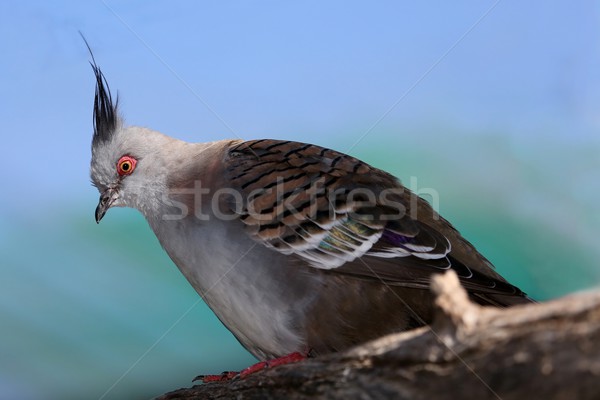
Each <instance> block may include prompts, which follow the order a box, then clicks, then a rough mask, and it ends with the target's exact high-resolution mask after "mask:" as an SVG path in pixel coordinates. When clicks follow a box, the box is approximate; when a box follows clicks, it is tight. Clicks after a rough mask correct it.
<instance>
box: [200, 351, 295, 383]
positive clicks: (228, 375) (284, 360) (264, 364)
mask: <svg viewBox="0 0 600 400" xmlns="http://www.w3.org/2000/svg"><path fill="white" fill-rule="evenodd" d="M306 357H307V356H306V354H302V353H299V352H295V353H291V354H288V355H286V356H283V357H278V358H274V359H272V360H267V361H261V362H258V363H256V364H253V365H251V366H249V367H248V368H245V369H243V370H241V371H240V372H239V373H237V372H233V371H225V372H223V373H222V374H220V375H199V376H197V377H195V378H194V380H193V382H195V381H202V382H204V383H209V382H224V381H229V380H231V379H233V378H240V379H243V378H245V377H247V376H248V375H250V374H253V373H255V372H258V371H261V370H263V369H267V368H273V367H277V366H279V365H284V364H291V363H295V362H298V361H302V360H304V359H306Z"/></svg>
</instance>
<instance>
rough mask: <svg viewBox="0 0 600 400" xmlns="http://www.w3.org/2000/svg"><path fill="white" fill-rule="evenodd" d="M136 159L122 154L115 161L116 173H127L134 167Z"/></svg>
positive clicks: (122, 174)
mask: <svg viewBox="0 0 600 400" xmlns="http://www.w3.org/2000/svg"><path fill="white" fill-rule="evenodd" d="M136 163H137V160H136V159H135V158H133V157H131V156H123V157H121V158H120V159H119V161H118V162H117V173H118V174H119V175H121V176H124V175H129V174H131V173H132V172H133V170H134V169H135V164H136Z"/></svg>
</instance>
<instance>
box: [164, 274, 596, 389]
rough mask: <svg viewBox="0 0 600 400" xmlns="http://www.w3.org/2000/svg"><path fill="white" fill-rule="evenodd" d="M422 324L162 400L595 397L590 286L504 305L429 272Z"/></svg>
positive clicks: (452, 277)
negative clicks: (428, 307) (430, 295)
mask: <svg viewBox="0 0 600 400" xmlns="http://www.w3.org/2000/svg"><path fill="white" fill-rule="evenodd" d="M432 290H433V291H434V293H435V294H436V300H435V304H436V318H435V321H434V323H433V324H432V326H431V327H424V328H420V329H415V330H413V331H409V332H403V333H398V334H394V335H389V336H386V337H383V338H381V339H378V340H376V341H373V342H370V343H367V344H365V345H362V346H360V347H357V348H354V349H352V350H350V351H347V352H344V353H338V354H332V355H328V356H323V357H318V358H314V359H309V360H306V361H302V362H300V363H296V364H291V365H284V366H281V367H277V368H273V369H271V370H265V371H261V372H259V373H256V374H254V375H250V376H249V377H247V378H245V379H242V380H234V381H230V382H226V383H211V384H204V385H197V386H194V387H192V388H188V389H179V390H176V391H174V392H171V393H167V394H165V395H163V396H161V397H159V399H160V400H167V399H226V398H237V399H282V398H285V399H308V398H311V399H313V398H318V399H388V398H389V399H411V400H418V399H427V400H429V399H467V398H468V399H502V400H510V399H519V400H521V399H544V400H550V399H556V400H558V399H561V400H562V399H565V400H572V399H578V400H582V399H600V291H595V292H588V293H580V294H576V295H572V296H568V297H564V298H562V299H558V300H554V301H550V302H547V303H540V304H531V305H526V306H517V307H512V308H509V309H497V308H489V307H480V306H478V305H476V304H473V303H472V302H470V301H469V299H468V297H467V295H466V293H465V291H464V290H462V288H461V287H460V284H459V283H458V279H457V278H456V275H455V274H454V273H447V274H445V275H443V276H437V277H435V279H434V280H433V282H432Z"/></svg>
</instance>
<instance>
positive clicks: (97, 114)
mask: <svg viewBox="0 0 600 400" xmlns="http://www.w3.org/2000/svg"><path fill="white" fill-rule="evenodd" d="M79 34H80V35H81V37H82V39H83V41H84V42H85V45H86V46H87V48H88V51H89V52H90V56H91V57H92V61H90V65H91V66H92V70H93V71H94V75H95V76H96V93H95V95H94V137H93V139H92V147H96V146H97V145H98V144H100V143H104V142H108V141H109V140H110V139H111V137H112V135H113V134H114V132H115V130H116V128H117V125H118V123H119V115H118V111H117V106H118V102H119V100H118V98H117V99H116V101H115V102H114V103H113V99H112V95H111V93H110V88H109V87H108V82H107V81H106V78H105V77H104V74H103V73H102V71H101V70H100V67H98V64H96V59H95V58H94V53H92V49H91V48H90V45H89V44H88V42H87V40H85V37H84V36H83V34H82V33H81V32H79Z"/></svg>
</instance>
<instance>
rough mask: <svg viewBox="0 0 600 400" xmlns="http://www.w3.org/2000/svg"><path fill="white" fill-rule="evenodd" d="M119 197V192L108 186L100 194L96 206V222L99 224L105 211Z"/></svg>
mask: <svg viewBox="0 0 600 400" xmlns="http://www.w3.org/2000/svg"><path fill="white" fill-rule="evenodd" d="M117 197H119V192H118V191H117V189H113V188H108V189H106V190H105V191H104V192H102V193H101V194H100V201H99V202H98V207H96V223H97V224H99V223H100V220H101V219H102V217H104V214H106V211H108V209H109V208H110V206H111V205H112V204H113V203H114V201H115V200H116V199H117Z"/></svg>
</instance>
